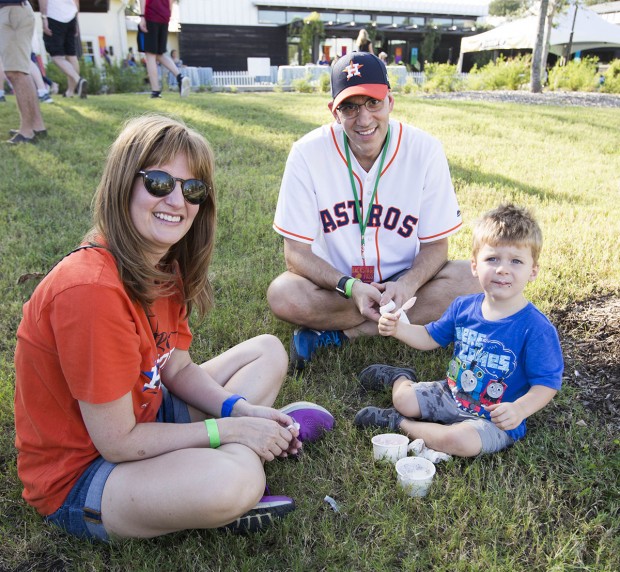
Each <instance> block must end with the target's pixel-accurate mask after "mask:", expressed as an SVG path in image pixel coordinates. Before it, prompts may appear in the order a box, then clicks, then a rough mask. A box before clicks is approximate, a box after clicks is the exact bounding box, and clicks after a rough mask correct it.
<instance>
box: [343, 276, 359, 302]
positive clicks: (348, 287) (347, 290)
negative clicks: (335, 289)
mask: <svg viewBox="0 0 620 572" xmlns="http://www.w3.org/2000/svg"><path fill="white" fill-rule="evenodd" d="M356 282H359V280H358V279H357V278H349V279H348V280H347V282H346V284H345V285H344V295H345V297H346V298H350V297H351V296H352V295H353V284H355V283H356Z"/></svg>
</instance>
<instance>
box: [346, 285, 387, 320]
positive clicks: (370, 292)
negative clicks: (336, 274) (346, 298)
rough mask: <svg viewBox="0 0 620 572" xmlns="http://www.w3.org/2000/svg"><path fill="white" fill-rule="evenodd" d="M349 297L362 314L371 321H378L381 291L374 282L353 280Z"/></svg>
mask: <svg viewBox="0 0 620 572" xmlns="http://www.w3.org/2000/svg"><path fill="white" fill-rule="evenodd" d="M351 299H352V300H353V302H354V304H355V305H356V306H357V309H358V311H359V313H360V314H361V315H362V316H364V317H365V318H367V319H369V320H372V321H373V322H378V321H379V318H380V317H381V314H380V313H379V305H380V302H381V292H380V290H379V289H378V288H377V284H375V283H374V282H373V283H372V284H365V283H364V282H360V281H357V282H355V283H354V284H353V288H352V290H351Z"/></svg>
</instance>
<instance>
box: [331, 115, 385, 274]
mask: <svg viewBox="0 0 620 572" xmlns="http://www.w3.org/2000/svg"><path fill="white" fill-rule="evenodd" d="M343 133H344V132H343ZM389 146H390V126H389V125H388V132H387V137H386V138H385V143H384V144H383V152H382V153H381V162H380V163H379V171H378V172H377V177H376V178H375V188H374V189H373V191H372V197H370V202H369V203H368V210H367V211H366V220H365V221H362V214H361V206H360V200H359V198H358V196H357V189H356V188H355V180H354V179H353V169H352V168H351V155H350V154H349V138H348V137H347V134H346V133H344V151H345V154H346V156H347V168H348V169H349V178H350V179H351V189H352V190H353V197H354V198H355V212H356V213H357V220H358V223H359V225H360V232H361V234H362V237H361V242H360V250H361V253H362V264H363V265H364V266H365V265H366V258H365V256H364V247H365V245H366V238H365V236H364V235H365V234H366V228H367V227H368V221H369V220H370V211H371V210H372V204H373V203H374V201H375V195H376V194H377V188H378V187H379V179H381V171H383V163H384V162H385V156H386V155H387V151H388V147H389Z"/></svg>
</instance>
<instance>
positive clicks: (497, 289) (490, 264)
mask: <svg viewBox="0 0 620 572" xmlns="http://www.w3.org/2000/svg"><path fill="white" fill-rule="evenodd" d="M471 271H472V273H473V275H474V276H476V277H477V278H478V280H479V281H480V285H481V286H482V289H483V290H484V292H485V294H487V295H488V296H489V297H491V299H496V300H498V301H500V300H501V301H507V300H510V299H512V298H514V297H517V296H520V295H521V294H522V292H523V290H524V288H525V286H526V285H527V283H528V282H531V281H532V280H535V279H536V276H537V275H538V265H535V264H534V259H533V258H532V250H531V248H530V247H529V246H517V245H499V246H491V245H489V244H485V245H483V246H482V248H480V250H479V252H478V255H477V256H476V257H475V258H472V261H471Z"/></svg>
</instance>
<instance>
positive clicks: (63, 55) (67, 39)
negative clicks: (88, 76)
mask: <svg viewBox="0 0 620 572" xmlns="http://www.w3.org/2000/svg"><path fill="white" fill-rule="evenodd" d="M79 7H80V6H79V0H39V8H40V10H41V19H42V21H43V42H44V44H45V49H46V50H47V53H48V54H49V55H50V56H51V58H52V61H53V62H54V63H55V64H56V65H57V66H58V67H59V68H60V69H61V71H62V73H64V74H65V75H66V76H67V82H68V83H67V91H66V92H65V97H73V96H74V95H75V94H77V95H78V96H79V97H81V98H85V97H86V88H87V82H86V80H85V79H84V78H83V77H81V76H80V62H79V61H78V58H77V46H76V41H77V37H78V36H79V29H78V12H79Z"/></svg>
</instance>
